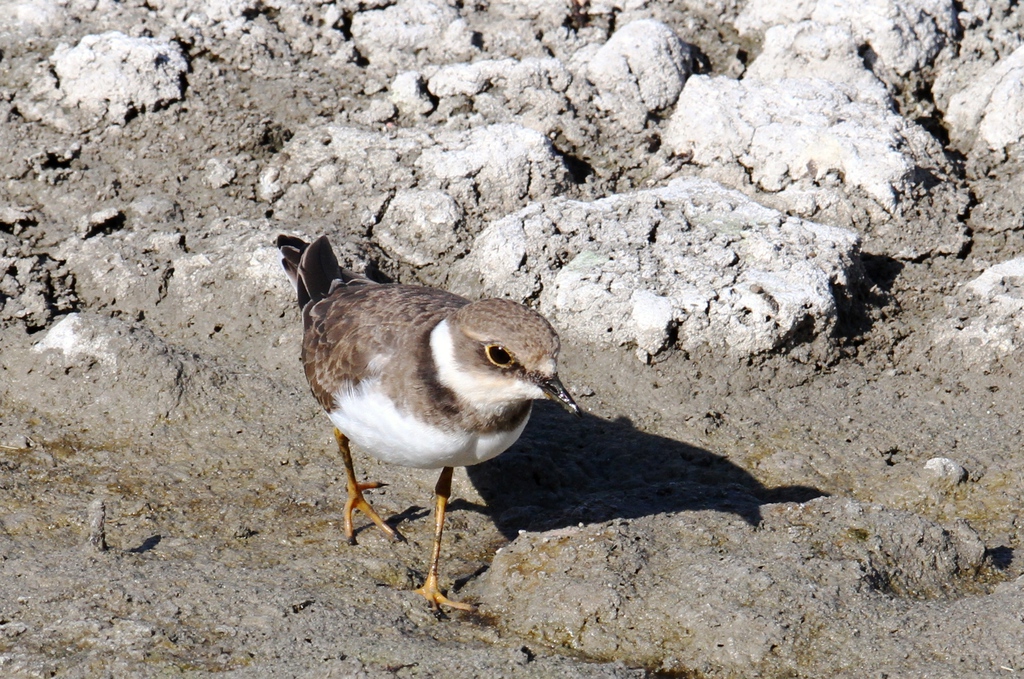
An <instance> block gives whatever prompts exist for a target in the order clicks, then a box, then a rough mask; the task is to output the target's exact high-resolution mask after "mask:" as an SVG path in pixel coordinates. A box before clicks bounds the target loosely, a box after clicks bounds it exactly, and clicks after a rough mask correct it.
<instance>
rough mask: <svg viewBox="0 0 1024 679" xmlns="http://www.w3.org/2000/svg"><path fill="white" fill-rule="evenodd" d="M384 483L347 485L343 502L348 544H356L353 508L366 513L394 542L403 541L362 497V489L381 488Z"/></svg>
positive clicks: (400, 535) (399, 534)
mask: <svg viewBox="0 0 1024 679" xmlns="http://www.w3.org/2000/svg"><path fill="white" fill-rule="evenodd" d="M386 485H387V484H385V483H375V482H367V483H356V484H355V488H354V489H353V488H352V487H349V489H348V500H347V501H346V502H345V514H344V518H345V537H346V538H348V543H349V544H350V545H354V544H356V531H355V527H354V526H353V523H352V512H354V511H355V510H357V509H358V510H359V511H361V512H362V513H363V514H366V515H367V516H368V517H370V519H371V520H372V521H373V522H374V523H375V524H377V527H378V528H380V529H381V530H382V531H384V533H385V535H387V536H388V537H389V538H391V539H392V540H393V541H395V542H405V538H404V537H402V534H401V533H399V532H398V531H397V530H395V529H394V528H392V527H391V526H389V525H388V524H387V523H385V522H384V519H382V518H380V514H378V513H377V512H376V511H374V509H373V507H371V506H370V503H369V502H367V501H366V498H364V497H363V491H364V490H371V489H373V488H381V487H383V486H386Z"/></svg>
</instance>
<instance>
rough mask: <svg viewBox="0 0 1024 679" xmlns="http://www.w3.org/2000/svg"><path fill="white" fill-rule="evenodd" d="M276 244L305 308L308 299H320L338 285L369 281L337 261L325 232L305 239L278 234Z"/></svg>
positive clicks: (315, 300)
mask: <svg viewBox="0 0 1024 679" xmlns="http://www.w3.org/2000/svg"><path fill="white" fill-rule="evenodd" d="M277 247H278V249H279V250H280V251H281V265H282V266H284V271H285V273H286V274H288V278H290V279H291V281H292V283H293V284H294V285H295V291H296V292H297V293H298V301H299V308H300V309H305V308H306V305H307V304H308V303H309V302H310V301H313V302H319V301H320V300H322V299H324V298H325V297H327V296H329V295H330V294H331V293H332V292H334V291H335V290H336V289H337V288H338V286H339V285H349V284H352V283H369V282H370V281H369V279H367V278H366V277H364V276H361V275H359V274H357V273H355V272H354V271H350V270H348V269H343V268H342V267H341V266H340V265H339V264H338V258H337V257H335V256H334V250H333V249H332V248H331V242H330V241H329V240H328V239H327V236H320V237H319V238H317V239H316V240H315V241H313V242H312V243H307V242H306V241H304V240H302V239H301V238H297V237H295V236H288V235H285V234H281V235H279V236H278V237H277Z"/></svg>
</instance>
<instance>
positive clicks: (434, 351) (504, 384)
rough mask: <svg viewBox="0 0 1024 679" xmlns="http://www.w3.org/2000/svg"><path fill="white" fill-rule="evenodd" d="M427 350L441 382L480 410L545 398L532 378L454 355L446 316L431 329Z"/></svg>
mask: <svg viewBox="0 0 1024 679" xmlns="http://www.w3.org/2000/svg"><path fill="white" fill-rule="evenodd" d="M430 353H431V355H432V356H433V357H434V365H435V366H436V367H437V377H438V379H439V380H440V382H441V384H443V385H444V386H446V387H448V388H449V389H451V390H452V391H454V392H455V394H456V395H457V396H458V397H459V398H460V399H461V400H462V401H463V402H464V403H466V404H467V405H470V406H472V407H474V408H476V409H477V410H479V411H480V412H485V413H495V412H498V411H501V410H504V409H506V408H508V407H509V406H511V405H514V404H516V403H520V402H522V401H532V400H533V399H538V398H544V392H543V391H541V389H540V387H538V386H537V385H536V384H533V383H532V382H527V381H526V380H519V379H513V378H510V377H508V376H506V375H503V374H501V373H500V372H498V371H496V370H492V369H490V368H489V366H480V367H479V368H478V369H473V368H472V367H468V366H466V364H465V362H460V361H459V359H458V358H457V357H456V356H455V343H454V341H453V340H452V329H451V326H449V325H448V321H447V320H444V321H441V322H440V323H438V324H437V326H435V327H434V329H433V330H432V331H431V332H430ZM466 358H467V359H472V358H474V357H466Z"/></svg>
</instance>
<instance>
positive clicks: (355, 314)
mask: <svg viewBox="0 0 1024 679" xmlns="http://www.w3.org/2000/svg"><path fill="white" fill-rule="evenodd" d="M467 303H468V302H467V300H465V299H463V298H462V297H459V296H457V295H453V294H450V293H447V292H444V291H443V290H437V289H434V288H423V287H418V286H411V285H374V284H370V285H365V284H363V285H339V286H336V287H335V289H334V290H333V291H332V292H331V294H330V295H329V296H328V297H326V298H325V299H323V300H321V301H319V302H315V303H313V304H310V305H309V306H308V307H307V309H306V316H307V318H306V331H305V335H304V337H303V341H302V363H303V367H304V369H305V372H306V379H307V380H308V381H309V386H310V389H312V391H313V395H314V396H315V397H316V399H317V401H319V402H320V405H322V406H323V407H324V409H325V410H327V411H328V412H329V411H331V410H332V409H333V408H334V405H335V404H334V395H335V394H336V393H337V392H338V391H339V389H341V388H342V387H349V388H351V387H355V386H356V385H358V384H359V382H361V381H362V380H363V379H366V378H367V377H371V376H374V374H373V373H372V372H371V369H372V368H373V367H374V366H381V365H391V368H390V369H391V370H394V369H395V367H396V366H397V365H398V364H399V363H401V362H409V361H412V362H416V361H417V360H429V352H426V353H417V352H418V348H422V349H424V350H425V349H426V347H427V343H428V341H429V339H428V338H429V333H430V330H431V329H432V328H433V327H434V326H435V325H436V324H437V323H438V322H439V321H440V320H441V319H443V318H445V317H447V316H448V315H449V314H450V313H451V312H452V311H454V310H455V309H458V308H459V307H461V306H464V305H465V304H467ZM393 359H397V361H395V362H394V363H392V361H393ZM371 362H372V363H371ZM405 365H408V363H405ZM401 372H404V371H401Z"/></svg>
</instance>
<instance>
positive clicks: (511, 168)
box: [258, 124, 569, 225]
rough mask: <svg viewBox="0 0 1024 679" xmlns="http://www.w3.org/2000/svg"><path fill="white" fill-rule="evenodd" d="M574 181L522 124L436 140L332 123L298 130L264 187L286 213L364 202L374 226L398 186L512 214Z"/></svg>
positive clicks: (264, 176)
mask: <svg viewBox="0 0 1024 679" xmlns="http://www.w3.org/2000/svg"><path fill="white" fill-rule="evenodd" d="M568 178H569V172H568V169H567V168H566V166H565V163H564V162H563V160H562V159H561V157H560V156H559V155H558V154H557V153H556V152H555V150H554V148H553V147H552V145H551V142H550V141H548V140H547V139H546V138H545V137H544V136H543V135H542V134H540V133H538V132H536V131H534V130H530V129H527V128H525V127H522V126H519V125H511V124H509V125H489V126H485V127H481V128H476V129H472V130H469V131H467V132H438V133H436V134H434V135H428V134H426V133H424V132H421V131H418V130H405V129H399V130H396V131H394V132H388V133H376V132H366V131H363V130H358V129H354V128H349V127H341V126H337V125H327V126H324V127H317V128H312V129H307V130H302V131H300V132H298V133H297V134H296V135H295V137H294V138H293V139H292V140H291V141H290V142H289V143H288V145H287V146H286V147H285V153H283V154H281V155H280V156H279V157H278V158H276V159H275V160H274V161H273V163H272V164H271V165H270V166H268V167H267V168H265V169H264V171H263V172H262V173H261V176H260V180H259V189H258V190H259V192H260V197H261V198H262V199H263V200H268V201H276V202H277V204H278V211H279V212H281V213H282V214H285V215H289V214H294V215H296V216H298V215H302V214H304V213H308V212H309V211H310V210H311V209H316V208H319V209H320V210H322V211H323V212H328V213H329V212H332V211H335V210H338V211H339V212H343V211H344V212H346V213H350V212H351V209H350V207H349V206H351V205H352V202H354V201H360V202H361V203H362V205H364V206H367V207H365V208H364V209H366V210H367V211H368V216H367V218H366V219H367V222H368V225H372V224H373V223H375V222H376V220H377V216H376V214H377V212H378V211H379V205H373V203H374V201H375V200H377V199H379V197H381V196H384V195H387V194H388V193H389V192H392V191H395V190H398V189H412V188H419V189H425V190H440V191H444V192H446V193H448V194H449V195H450V196H452V197H453V198H454V199H455V201H456V202H457V203H458V204H459V206H460V208H461V209H462V210H463V211H465V212H466V213H479V212H481V211H497V212H509V211H511V210H514V209H516V208H519V207H522V206H523V205H524V204H525V203H526V202H527V201H529V200H536V199H541V198H546V197H550V196H553V195H556V194H558V193H560V192H561V191H563V190H564V189H565V188H566V186H567V184H568ZM360 202H357V203H356V204H357V205H360ZM346 218H349V219H350V218H351V216H350V214H346Z"/></svg>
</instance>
